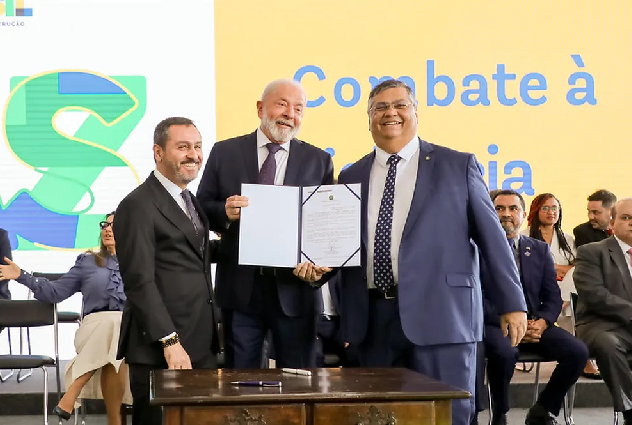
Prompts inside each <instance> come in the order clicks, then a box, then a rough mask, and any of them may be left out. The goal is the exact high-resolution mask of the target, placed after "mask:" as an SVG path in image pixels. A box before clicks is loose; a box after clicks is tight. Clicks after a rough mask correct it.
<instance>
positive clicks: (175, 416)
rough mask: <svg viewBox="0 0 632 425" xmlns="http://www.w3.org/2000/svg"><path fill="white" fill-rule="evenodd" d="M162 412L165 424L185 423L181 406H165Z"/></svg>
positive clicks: (176, 424)
mask: <svg viewBox="0 0 632 425" xmlns="http://www.w3.org/2000/svg"><path fill="white" fill-rule="evenodd" d="M162 413H163V416H162V423H163V424H164V425H184V421H183V420H182V413H183V412H182V408H181V407H165V408H164V409H163V412H162Z"/></svg>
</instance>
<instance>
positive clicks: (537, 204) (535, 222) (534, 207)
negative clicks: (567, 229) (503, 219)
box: [527, 193, 575, 264]
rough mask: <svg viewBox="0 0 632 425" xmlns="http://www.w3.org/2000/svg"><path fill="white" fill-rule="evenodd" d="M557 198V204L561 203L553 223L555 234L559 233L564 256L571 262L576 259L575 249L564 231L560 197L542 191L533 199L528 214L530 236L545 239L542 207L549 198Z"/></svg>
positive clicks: (558, 237) (558, 236)
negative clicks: (541, 216)
mask: <svg viewBox="0 0 632 425" xmlns="http://www.w3.org/2000/svg"><path fill="white" fill-rule="evenodd" d="M551 198H553V199H555V200H556V201H557V204H558V205H559V214H558V219H557V222H555V224H554V225H553V229H554V230H555V234H556V235H557V240H558V242H559V244H560V248H561V250H562V251H563V254H564V257H566V259H567V260H568V262H569V263H570V264H572V263H573V262H574V261H575V255H573V251H572V250H571V247H570V246H569V245H568V241H567V240H566V238H565V237H564V232H563V231H562V203H561V202H560V200H559V199H557V198H556V197H555V195H553V194H552V193H541V194H539V195H538V196H536V197H535V198H533V201H531V207H530V208H529V215H528V216H527V223H529V237H532V238H534V239H538V240H541V241H544V242H546V241H545V240H544V236H542V231H541V230H540V226H541V224H542V223H541V222H540V214H539V213H540V208H542V205H544V203H545V202H546V201H548V200H549V199H551Z"/></svg>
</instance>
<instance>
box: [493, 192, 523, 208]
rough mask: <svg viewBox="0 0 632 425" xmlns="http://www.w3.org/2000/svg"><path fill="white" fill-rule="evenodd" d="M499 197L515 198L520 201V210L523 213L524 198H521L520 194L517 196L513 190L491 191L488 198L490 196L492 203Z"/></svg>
mask: <svg viewBox="0 0 632 425" xmlns="http://www.w3.org/2000/svg"><path fill="white" fill-rule="evenodd" d="M500 195H509V196H517V197H518V199H520V205H521V206H522V210H523V211H524V210H525V209H526V204H525V203H524V198H523V197H522V195H521V194H519V193H518V192H516V191H515V190H513V189H496V190H492V191H491V192H489V196H491V198H492V202H494V201H496V198H498V197H499V196H500Z"/></svg>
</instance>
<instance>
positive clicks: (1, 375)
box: [0, 328, 15, 382]
mask: <svg viewBox="0 0 632 425" xmlns="http://www.w3.org/2000/svg"><path fill="white" fill-rule="evenodd" d="M3 330H4V329H3ZM7 340H8V343H9V355H12V354H13V347H12V345H11V329H10V328H7ZM14 373H15V369H11V370H10V371H9V373H8V374H6V375H3V374H2V371H1V370H0V382H5V381H7V380H8V379H9V378H11V377H12V376H13V374H14Z"/></svg>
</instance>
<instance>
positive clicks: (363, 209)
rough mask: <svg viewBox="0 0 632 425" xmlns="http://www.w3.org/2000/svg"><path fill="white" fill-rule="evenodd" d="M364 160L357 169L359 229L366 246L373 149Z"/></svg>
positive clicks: (373, 158)
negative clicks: (358, 182)
mask: <svg viewBox="0 0 632 425" xmlns="http://www.w3.org/2000/svg"><path fill="white" fill-rule="evenodd" d="M365 159H366V160H365V161H364V162H363V163H361V164H360V169H359V170H358V172H359V174H360V193H361V195H360V229H361V237H362V244H363V245H364V247H365V252H366V248H367V246H368V239H369V236H368V229H367V226H368V207H369V179H370V177H371V167H372V166H373V161H375V150H374V151H373V153H371V154H370V155H368V156H367V157H366V158H365Z"/></svg>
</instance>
